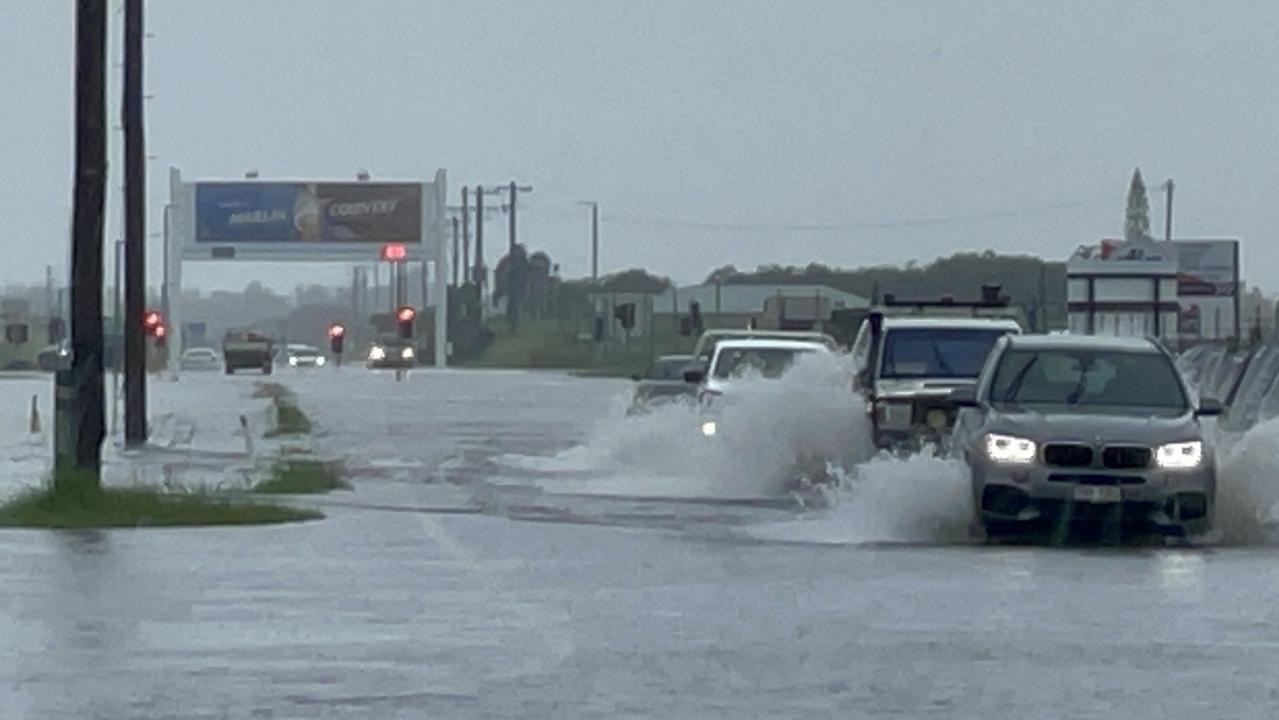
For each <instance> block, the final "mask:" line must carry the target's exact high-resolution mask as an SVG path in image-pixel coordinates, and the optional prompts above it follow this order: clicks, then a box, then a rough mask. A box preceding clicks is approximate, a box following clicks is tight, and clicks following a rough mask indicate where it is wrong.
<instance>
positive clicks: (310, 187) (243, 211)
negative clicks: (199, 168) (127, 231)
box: [194, 182, 422, 246]
mask: <svg viewBox="0 0 1279 720" xmlns="http://www.w3.org/2000/svg"><path fill="white" fill-rule="evenodd" d="M195 220H196V222H195V238H194V240H195V243H196V244H197V245H211V244H218V245H243V244H259V243H261V244H267V243H271V244H282V245H304V246H314V245H323V244H343V245H351V244H370V245H382V244H386V243H401V244H420V243H421V242H422V185H421V184H418V183H371V182H358V183H347V182H204V183H198V184H197V185H196V187H195Z"/></svg>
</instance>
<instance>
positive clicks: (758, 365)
mask: <svg viewBox="0 0 1279 720" xmlns="http://www.w3.org/2000/svg"><path fill="white" fill-rule="evenodd" d="M831 354H833V353H832V351H831V349H830V347H828V346H827V344H826V343H824V342H821V341H815V340H781V339H775V338H769V339H762V338H761V339H751V340H723V341H721V342H719V343H718V344H716V346H715V352H714V354H713V355H712V356H711V361H710V363H709V366H708V370H706V371H703V370H701V369H700V368H696V367H694V368H690V369H689V370H687V371H685V373H684V379H685V380H686V381H688V382H695V383H699V384H700V386H699V388H698V400H699V404H700V405H701V406H702V407H703V409H704V410H706V414H705V415H704V417H703V419H702V424H701V432H702V434H703V435H706V436H708V437H712V436H714V435H716V434H718V432H719V422H718V420H717V419H716V417H715V409H716V406H717V405H718V404H719V403H720V402H722V400H721V399H722V398H723V397H725V396H726V395H732V394H733V393H734V392H735V391H736V388H737V387H739V386H740V383H741V381H742V380H743V379H744V378H746V377H751V376H755V377H762V378H764V379H767V380H775V379H777V378H780V377H782V375H784V374H785V373H786V371H787V370H789V369H790V368H791V366H792V365H794V364H795V361H796V360H798V359H799V358H800V357H802V356H804V355H831Z"/></svg>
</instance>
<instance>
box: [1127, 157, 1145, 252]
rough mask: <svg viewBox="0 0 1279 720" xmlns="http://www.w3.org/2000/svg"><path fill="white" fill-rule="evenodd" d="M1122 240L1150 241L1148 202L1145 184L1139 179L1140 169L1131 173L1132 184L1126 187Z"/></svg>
mask: <svg viewBox="0 0 1279 720" xmlns="http://www.w3.org/2000/svg"><path fill="white" fill-rule="evenodd" d="M1124 239H1125V240H1127V241H1128V242H1142V241H1145V240H1149V239H1150V201H1149V200H1148V199H1147V198H1146V183H1145V182H1144V181H1143V180H1142V179H1141V168H1136V169H1134V170H1133V171H1132V183H1131V184H1130V185H1129V186H1128V211H1127V213H1126V214H1125V215H1124Z"/></svg>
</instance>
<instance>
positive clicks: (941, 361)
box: [929, 342, 955, 377]
mask: <svg viewBox="0 0 1279 720" xmlns="http://www.w3.org/2000/svg"><path fill="white" fill-rule="evenodd" d="M929 345H930V346H931V347H932V348H933V357H934V358H936V359H937V367H939V368H941V371H942V372H944V373H946V375H947V376H948V377H955V371H954V370H952V369H950V365H949V364H948V363H947V362H946V358H944V357H942V354H941V348H939V347H937V343H935V342H933V343H929Z"/></svg>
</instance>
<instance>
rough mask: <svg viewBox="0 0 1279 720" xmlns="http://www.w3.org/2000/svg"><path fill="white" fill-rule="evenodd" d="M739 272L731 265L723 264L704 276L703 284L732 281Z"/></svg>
mask: <svg viewBox="0 0 1279 720" xmlns="http://www.w3.org/2000/svg"><path fill="white" fill-rule="evenodd" d="M741 274H742V273H741V271H739V270H738V269H737V268H736V267H734V266H733V265H723V266H721V267H717V268H715V269H714V270H712V271H711V274H710V275H707V276H706V280H705V281H704V284H706V285H714V284H715V283H729V282H732V280H733V278H735V277H737V276H738V275H741Z"/></svg>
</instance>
